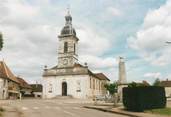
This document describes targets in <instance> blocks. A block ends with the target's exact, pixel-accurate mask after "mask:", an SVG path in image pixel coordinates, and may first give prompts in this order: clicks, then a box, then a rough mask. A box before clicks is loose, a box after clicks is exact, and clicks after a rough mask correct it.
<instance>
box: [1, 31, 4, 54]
mask: <svg viewBox="0 0 171 117" xmlns="http://www.w3.org/2000/svg"><path fill="white" fill-rule="evenodd" d="M3 44H4V43H3V36H2V33H1V32H0V51H1V50H2V48H3Z"/></svg>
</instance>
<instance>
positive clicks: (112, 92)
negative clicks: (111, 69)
mask: <svg viewBox="0 0 171 117" xmlns="http://www.w3.org/2000/svg"><path fill="white" fill-rule="evenodd" d="M104 87H105V88H106V90H107V91H109V94H110V95H111V101H112V102H114V106H116V103H117V99H118V98H117V95H116V93H117V89H118V84H117V83H116V82H114V83H110V84H106V85H105V86H104Z"/></svg>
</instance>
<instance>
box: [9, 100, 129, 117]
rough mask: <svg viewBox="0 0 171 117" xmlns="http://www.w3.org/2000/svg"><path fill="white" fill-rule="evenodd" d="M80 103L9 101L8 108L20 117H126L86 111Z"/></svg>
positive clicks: (63, 101)
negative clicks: (13, 109) (12, 109)
mask: <svg viewBox="0 0 171 117" xmlns="http://www.w3.org/2000/svg"><path fill="white" fill-rule="evenodd" d="M84 105H87V104H86V103H80V101H79V102H77V101H74V102H72V100H70V101H67V99H66V100H60V99H53V100H41V99H26V100H21V101H20V100H16V101H10V104H9V105H8V106H9V107H12V108H15V109H16V110H18V111H19V112H20V115H21V117H126V116H123V115H119V114H113V113H108V112H102V111H98V110H93V109H87V108H84V107H83V106H84Z"/></svg>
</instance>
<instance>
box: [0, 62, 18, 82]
mask: <svg viewBox="0 0 171 117" xmlns="http://www.w3.org/2000/svg"><path fill="white" fill-rule="evenodd" d="M0 77H1V78H6V79H9V80H12V81H14V82H16V83H19V81H18V80H17V78H16V77H15V76H14V74H13V73H12V72H11V70H10V69H9V68H8V66H7V65H6V64H5V62H3V61H0Z"/></svg>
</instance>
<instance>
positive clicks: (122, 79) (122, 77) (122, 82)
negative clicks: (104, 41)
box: [118, 57, 127, 102]
mask: <svg viewBox="0 0 171 117" xmlns="http://www.w3.org/2000/svg"><path fill="white" fill-rule="evenodd" d="M118 75H119V79H118V99H119V102H122V89H123V88H124V87H127V80H126V68H125V61H124V58H123V57H119V74H118Z"/></svg>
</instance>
